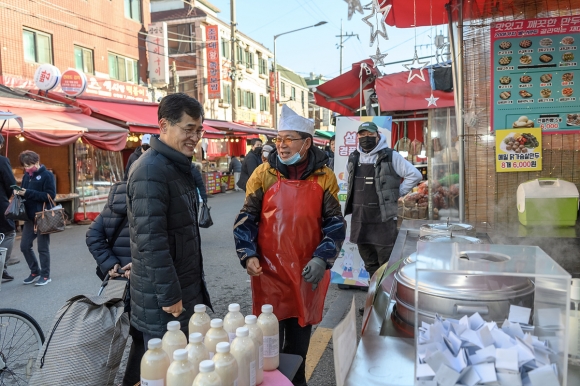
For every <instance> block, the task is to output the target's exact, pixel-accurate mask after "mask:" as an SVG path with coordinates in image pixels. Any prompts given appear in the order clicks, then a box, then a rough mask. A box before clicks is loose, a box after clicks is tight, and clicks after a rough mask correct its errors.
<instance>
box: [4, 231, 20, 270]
mask: <svg viewBox="0 0 580 386" xmlns="http://www.w3.org/2000/svg"><path fill="white" fill-rule="evenodd" d="M15 238H16V232H14V231H12V232H10V233H4V241H2V243H0V248H6V249H7V251H6V260H5V261H4V269H6V262H7V261H8V259H10V256H12V247H13V246H14V239H15Z"/></svg>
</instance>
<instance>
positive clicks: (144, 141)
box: [141, 134, 151, 145]
mask: <svg viewBox="0 0 580 386" xmlns="http://www.w3.org/2000/svg"><path fill="white" fill-rule="evenodd" d="M149 142H151V134H143V137H142V138H141V145H149Z"/></svg>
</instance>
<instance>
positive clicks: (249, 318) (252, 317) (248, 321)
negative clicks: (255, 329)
mask: <svg viewBox="0 0 580 386" xmlns="http://www.w3.org/2000/svg"><path fill="white" fill-rule="evenodd" d="M245 321H246V324H256V323H257V322H258V318H256V315H246V319H245Z"/></svg>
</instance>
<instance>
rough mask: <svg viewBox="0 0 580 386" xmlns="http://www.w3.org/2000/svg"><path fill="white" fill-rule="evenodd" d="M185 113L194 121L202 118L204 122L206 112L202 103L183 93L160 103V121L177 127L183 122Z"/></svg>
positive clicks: (158, 115) (172, 95)
mask: <svg viewBox="0 0 580 386" xmlns="http://www.w3.org/2000/svg"><path fill="white" fill-rule="evenodd" d="M183 113H185V114H187V115H189V116H190V117H192V118H193V119H199V118H201V121H202V122H203V118H204V112H203V106H202V105H201V103H199V102H198V100H197V99H195V98H192V97H190V96H189V95H187V94H183V93H176V94H170V95H167V96H166V97H164V98H163V99H161V103H159V108H158V109H157V120H158V121H160V120H161V119H163V118H164V119H165V120H167V121H168V122H169V123H171V124H172V125H175V124H176V123H177V122H179V121H180V120H181V117H183Z"/></svg>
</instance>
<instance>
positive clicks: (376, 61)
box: [371, 47, 388, 68]
mask: <svg viewBox="0 0 580 386" xmlns="http://www.w3.org/2000/svg"><path fill="white" fill-rule="evenodd" d="M387 55H388V54H381V50H380V49H379V47H377V54H376V55H371V59H372V60H373V68H377V66H386V64H385V62H383V59H384V58H386V57H387Z"/></svg>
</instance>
